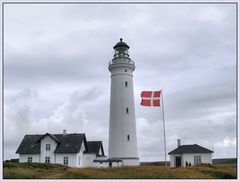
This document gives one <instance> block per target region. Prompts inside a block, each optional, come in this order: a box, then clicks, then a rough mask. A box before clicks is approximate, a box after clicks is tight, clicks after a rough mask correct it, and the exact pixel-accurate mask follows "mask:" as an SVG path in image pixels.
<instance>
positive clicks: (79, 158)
mask: <svg viewBox="0 0 240 182" xmlns="http://www.w3.org/2000/svg"><path fill="white" fill-rule="evenodd" d="M80 164H81V157H80V156H79V157H78V165H79V166H80Z"/></svg>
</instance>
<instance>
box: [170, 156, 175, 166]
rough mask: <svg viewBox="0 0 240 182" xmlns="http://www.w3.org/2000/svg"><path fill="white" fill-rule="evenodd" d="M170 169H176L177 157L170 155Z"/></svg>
mask: <svg viewBox="0 0 240 182" xmlns="http://www.w3.org/2000/svg"><path fill="white" fill-rule="evenodd" d="M170 167H175V155H172V154H170Z"/></svg>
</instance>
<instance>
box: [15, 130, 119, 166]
mask: <svg viewBox="0 0 240 182" xmlns="http://www.w3.org/2000/svg"><path fill="white" fill-rule="evenodd" d="M16 153H17V154H19V162H37V163H52V164H63V165H67V166H70V167H108V166H113V167H114V166H121V165H122V161H120V160H115V161H109V160H106V156H105V155H104V150H103V145H102V141H88V142H87V140H86V137H85V134H83V133H74V134H67V133H66V131H64V132H63V134H50V133H46V134H44V135H25V137H24V138H23V140H22V142H21V144H20V146H19V147H18V149H17V151H16Z"/></svg>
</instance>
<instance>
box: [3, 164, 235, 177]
mask: <svg viewBox="0 0 240 182" xmlns="http://www.w3.org/2000/svg"><path fill="white" fill-rule="evenodd" d="M3 166H4V167H3V169H4V173H3V177H4V178H5V179H234V178H235V179H236V175H237V171H236V164H215V165H210V164H203V165H197V166H192V167H189V168H182V167H181V168H175V169H170V168H169V167H164V166H156V165H143V166H138V167H120V168H70V167H66V166H63V165H58V164H39V163H17V162H4V165H3Z"/></svg>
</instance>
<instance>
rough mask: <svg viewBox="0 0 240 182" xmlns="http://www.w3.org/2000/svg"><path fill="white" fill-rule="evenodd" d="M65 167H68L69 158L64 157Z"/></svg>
mask: <svg viewBox="0 0 240 182" xmlns="http://www.w3.org/2000/svg"><path fill="white" fill-rule="evenodd" d="M63 165H66V166H67V165H68V156H64V157H63Z"/></svg>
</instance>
